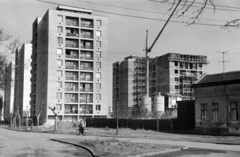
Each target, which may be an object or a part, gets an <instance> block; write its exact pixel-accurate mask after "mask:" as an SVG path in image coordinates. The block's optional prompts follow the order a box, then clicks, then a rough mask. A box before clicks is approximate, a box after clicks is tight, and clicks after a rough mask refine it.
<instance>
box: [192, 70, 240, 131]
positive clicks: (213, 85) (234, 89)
mask: <svg viewBox="0 0 240 157" xmlns="http://www.w3.org/2000/svg"><path fill="white" fill-rule="evenodd" d="M192 87H193V88H194V92H195V131H196V132H198V133H204V134H214V135H229V134H237V135H240V122H239V117H240V115H239V114H240V71H233V72H226V73H219V74H207V75H205V76H203V77H202V78H201V79H199V80H198V81H197V82H196V83H195V84H193V85H192Z"/></svg>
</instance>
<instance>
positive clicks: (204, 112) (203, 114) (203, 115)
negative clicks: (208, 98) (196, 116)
mask: <svg viewBox="0 0 240 157" xmlns="http://www.w3.org/2000/svg"><path fill="white" fill-rule="evenodd" d="M201 120H202V121H205V120H207V104H201Z"/></svg>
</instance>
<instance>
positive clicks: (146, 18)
mask: <svg viewBox="0 0 240 157" xmlns="http://www.w3.org/2000/svg"><path fill="white" fill-rule="evenodd" d="M36 1H39V2H44V3H49V4H54V5H65V6H69V7H75V8H79V9H87V8H82V7H76V6H70V5H66V4H62V3H55V2H49V1H44V0H36ZM87 10H89V9H87ZM91 10H92V11H96V12H100V13H106V14H112V15H118V16H125V17H132V18H138V19H145V20H159V21H166V20H163V19H157V18H150V17H143V16H135V15H127V14H120V13H113V12H107V11H100V10H96V9H91ZM169 22H171V23H182V24H187V25H190V24H189V23H187V22H181V21H173V20H171V21H169ZM226 22H227V21H226ZM192 25H203V26H216V27H222V26H223V25H224V24H223V25H220V24H211V23H194V24H192Z"/></svg>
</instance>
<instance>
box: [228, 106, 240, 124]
mask: <svg viewBox="0 0 240 157" xmlns="http://www.w3.org/2000/svg"><path fill="white" fill-rule="evenodd" d="M229 110H230V120H231V121H237V120H238V103H237V102H230V106H229Z"/></svg>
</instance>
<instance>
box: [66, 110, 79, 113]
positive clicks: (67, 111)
mask: <svg viewBox="0 0 240 157" xmlns="http://www.w3.org/2000/svg"><path fill="white" fill-rule="evenodd" d="M64 114H78V110H64Z"/></svg>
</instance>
